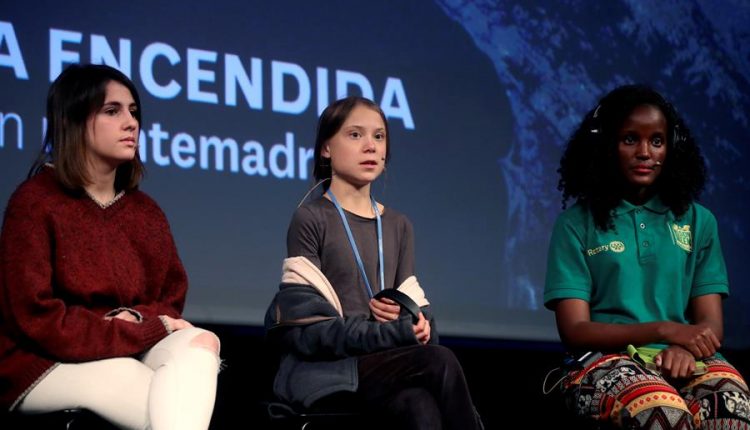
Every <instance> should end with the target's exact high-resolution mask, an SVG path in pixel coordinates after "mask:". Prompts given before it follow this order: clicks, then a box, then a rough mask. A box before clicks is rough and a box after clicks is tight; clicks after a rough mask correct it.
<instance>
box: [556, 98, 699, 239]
mask: <svg viewBox="0 0 750 430" xmlns="http://www.w3.org/2000/svg"><path fill="white" fill-rule="evenodd" d="M642 105H650V106H654V107H656V108H657V109H659V110H660V111H661V113H662V114H663V115H664V117H665V118H666V120H667V158H666V159H665V161H664V166H663V167H662V172H661V174H660V175H659V177H658V179H657V180H656V182H655V183H654V185H653V186H654V187H655V195H658V196H659V197H660V198H661V200H662V201H663V202H664V203H665V204H666V205H667V206H668V207H669V208H670V210H671V211H672V212H673V213H674V214H675V215H676V216H681V215H682V214H684V213H685V211H687V209H688V206H689V205H690V203H691V202H693V201H694V200H696V199H698V197H699V196H700V193H701V191H703V187H704V185H705V182H706V163H705V161H704V159H703V156H702V155H701V153H700V150H699V148H698V146H697V144H696V142H695V140H694V139H693V136H692V134H691V133H690V130H689V129H688V128H687V126H686V125H685V123H684V122H683V120H682V118H681V117H680V115H679V114H678V113H677V110H676V109H675V108H674V107H673V106H672V104H671V103H669V102H668V101H667V100H666V99H664V97H662V96H661V94H659V93H657V92H656V91H654V90H653V89H651V88H650V87H648V86H645V85H624V86H621V87H618V88H616V89H614V90H612V91H611V92H610V93H609V94H607V95H606V96H604V97H603V98H602V99H601V100H600V101H599V104H598V105H597V106H596V107H595V108H594V109H592V110H591V111H590V112H589V113H588V114H587V115H586V116H585V117H584V119H583V121H582V122H581V125H580V126H579V127H578V129H577V130H576V131H575V133H573V136H572V137H571V138H570V140H569V141H568V144H567V147H566V149H565V152H564V153H563V156H562V159H561V160H560V168H559V169H558V170H557V171H558V173H559V174H560V182H559V184H558V186H557V188H558V189H559V190H561V191H562V192H563V196H562V201H563V208H565V206H566V202H567V200H568V199H571V198H573V199H576V200H577V201H578V202H580V203H582V204H585V205H587V206H588V208H589V209H590V210H591V212H592V214H593V216H594V221H595V223H596V225H597V227H598V228H600V229H602V230H608V229H610V228H613V223H612V211H613V210H614V208H615V207H617V205H618V204H619V203H620V201H621V200H622V198H623V196H624V191H623V185H622V184H623V179H622V173H621V171H620V168H619V166H618V160H617V134H618V132H619V129H620V127H621V126H622V124H623V123H624V121H625V119H626V118H627V117H628V116H629V115H630V114H631V113H632V112H633V110H635V108H637V107H638V106H642Z"/></svg>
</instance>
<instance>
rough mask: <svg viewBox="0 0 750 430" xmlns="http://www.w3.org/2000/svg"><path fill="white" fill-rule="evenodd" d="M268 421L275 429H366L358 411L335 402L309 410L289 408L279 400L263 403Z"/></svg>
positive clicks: (315, 406)
mask: <svg viewBox="0 0 750 430" xmlns="http://www.w3.org/2000/svg"><path fill="white" fill-rule="evenodd" d="M263 406H264V408H265V410H266V414H267V417H268V419H269V420H270V423H271V425H272V426H273V428H275V429H279V430H281V429H290V430H291V429H298V430H316V429H321V430H322V429H325V430H343V429H352V428H357V429H365V428H368V427H367V425H366V423H365V422H364V419H363V417H362V415H361V413H360V412H359V411H357V410H356V409H354V408H352V407H351V406H349V405H347V404H345V403H344V404H340V405H336V404H335V402H326V403H325V404H320V405H313V406H312V407H310V408H307V409H305V408H300V407H294V406H291V405H289V404H287V403H285V402H282V401H280V400H272V401H266V402H263Z"/></svg>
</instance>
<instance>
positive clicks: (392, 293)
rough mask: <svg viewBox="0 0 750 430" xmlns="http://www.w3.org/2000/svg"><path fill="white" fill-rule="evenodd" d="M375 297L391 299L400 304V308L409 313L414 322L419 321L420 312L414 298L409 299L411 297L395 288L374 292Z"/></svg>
mask: <svg viewBox="0 0 750 430" xmlns="http://www.w3.org/2000/svg"><path fill="white" fill-rule="evenodd" d="M375 298H376V299H382V298H386V299H391V300H393V301H394V302H396V303H398V304H399V305H401V309H405V310H406V311H407V312H409V314H410V315H411V320H412V322H414V324H416V323H417V322H418V321H419V313H420V312H421V311H420V310H419V305H417V303H416V302H414V300H412V299H411V297H409V296H407V295H406V294H404V293H402V292H401V291H399V290H397V289H395V288H386V289H385V290H382V291H381V292H379V293H377V294H375Z"/></svg>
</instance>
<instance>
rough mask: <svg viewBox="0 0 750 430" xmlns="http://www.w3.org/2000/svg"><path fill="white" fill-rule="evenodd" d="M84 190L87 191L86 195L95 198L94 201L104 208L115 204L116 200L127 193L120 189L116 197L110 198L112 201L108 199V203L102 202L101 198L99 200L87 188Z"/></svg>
mask: <svg viewBox="0 0 750 430" xmlns="http://www.w3.org/2000/svg"><path fill="white" fill-rule="evenodd" d="M83 191H84V192H86V195H87V196H89V198H90V199H91V200H93V201H94V203H96V205H97V206H99V207H100V208H102V209H107V208H108V207H110V206H112V205H113V204H115V202H116V201H118V200H120V198H121V197H122V196H124V195H125V191H124V190H123V191H120V192H119V193H117V195H115V197H114V198H113V199H112V200H110V201H108V202H106V203H102V202H100V201H99V200H97V198H96V197H94V196H93V195H91V193H89V192H88V191H87V190H83Z"/></svg>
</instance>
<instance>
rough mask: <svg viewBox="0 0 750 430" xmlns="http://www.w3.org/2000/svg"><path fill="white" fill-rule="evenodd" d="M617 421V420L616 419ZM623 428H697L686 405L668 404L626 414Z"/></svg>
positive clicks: (623, 419) (622, 421) (622, 422)
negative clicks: (634, 413) (674, 405)
mask: <svg viewBox="0 0 750 430" xmlns="http://www.w3.org/2000/svg"><path fill="white" fill-rule="evenodd" d="M613 418H614V417H613ZM615 421H617V420H615ZM621 424H622V427H623V428H634V429H651V428H670V429H692V428H695V423H694V421H693V415H692V414H691V413H690V411H688V409H687V406H685V407H672V406H666V405H659V406H654V407H652V408H647V409H645V410H642V411H640V412H638V413H637V414H636V415H634V416H629V414H624V416H623V417H622V419H621Z"/></svg>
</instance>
